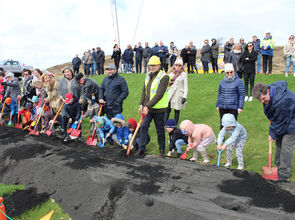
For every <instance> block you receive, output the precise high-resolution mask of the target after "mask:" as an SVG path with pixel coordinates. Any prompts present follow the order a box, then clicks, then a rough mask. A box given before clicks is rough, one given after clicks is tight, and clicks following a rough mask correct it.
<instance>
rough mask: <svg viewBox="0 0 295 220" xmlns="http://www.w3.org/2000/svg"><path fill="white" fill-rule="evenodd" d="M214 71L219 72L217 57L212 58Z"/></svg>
mask: <svg viewBox="0 0 295 220" xmlns="http://www.w3.org/2000/svg"><path fill="white" fill-rule="evenodd" d="M211 61H212V69H213V73H218V64H217V58H211Z"/></svg>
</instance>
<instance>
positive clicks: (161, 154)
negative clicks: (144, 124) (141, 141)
mask: <svg viewBox="0 0 295 220" xmlns="http://www.w3.org/2000/svg"><path fill="white" fill-rule="evenodd" d="M164 154H165V151H164V150H163V149H160V157H164Z"/></svg>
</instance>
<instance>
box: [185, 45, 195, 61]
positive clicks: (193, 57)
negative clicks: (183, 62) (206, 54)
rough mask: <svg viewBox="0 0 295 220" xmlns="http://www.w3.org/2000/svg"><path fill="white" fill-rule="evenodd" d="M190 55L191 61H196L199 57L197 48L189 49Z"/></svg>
mask: <svg viewBox="0 0 295 220" xmlns="http://www.w3.org/2000/svg"><path fill="white" fill-rule="evenodd" d="M189 51H190V53H188V54H187V55H188V59H189V60H196V57H197V48H196V47H195V46H193V48H189Z"/></svg>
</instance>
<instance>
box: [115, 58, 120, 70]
mask: <svg viewBox="0 0 295 220" xmlns="http://www.w3.org/2000/svg"><path fill="white" fill-rule="evenodd" d="M114 63H115V66H116V68H117V70H119V65H120V58H115V59H114Z"/></svg>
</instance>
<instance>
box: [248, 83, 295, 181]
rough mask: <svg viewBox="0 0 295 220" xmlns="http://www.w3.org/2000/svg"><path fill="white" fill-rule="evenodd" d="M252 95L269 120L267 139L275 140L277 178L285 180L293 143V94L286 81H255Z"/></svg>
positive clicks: (287, 174)
mask: <svg viewBox="0 0 295 220" xmlns="http://www.w3.org/2000/svg"><path fill="white" fill-rule="evenodd" d="M253 96H254V98H256V99H258V101H260V102H261V103H263V109H264V114H265V115H266V117H267V118H268V119H269V120H270V123H271V124H270V126H269V137H268V140H269V141H271V142H273V141H274V140H276V155H275V164H276V165H277V166H278V168H279V180H280V181H285V180H287V179H288V178H289V177H290V175H291V167H292V160H293V151H294V145H295V94H294V93H293V92H292V91H291V90H289V89H288V88H287V82H286V81H278V82H275V83H273V84H270V85H268V86H267V85H265V84H264V83H257V84H256V85H255V86H254V88H253Z"/></svg>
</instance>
